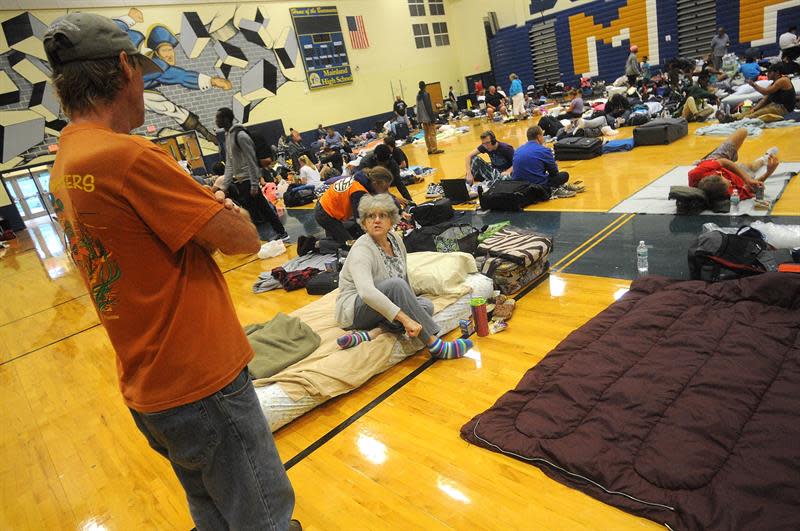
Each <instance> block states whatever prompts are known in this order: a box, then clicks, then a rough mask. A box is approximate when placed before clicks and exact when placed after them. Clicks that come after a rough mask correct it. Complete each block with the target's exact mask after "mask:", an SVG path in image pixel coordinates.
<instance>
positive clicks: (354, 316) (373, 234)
mask: <svg viewBox="0 0 800 531" xmlns="http://www.w3.org/2000/svg"><path fill="white" fill-rule="evenodd" d="M399 221H400V215H399V213H398V210H397V205H396V204H395V201H394V200H393V198H392V197H391V196H390V195H388V194H380V195H375V196H371V197H370V196H367V197H364V198H363V199H362V200H361V204H360V205H359V223H360V224H361V227H362V228H363V229H364V231H365V232H366V234H364V235H363V236H361V237H360V238H358V240H356V242H355V244H353V247H352V249H350V253H349V254H348V255H347V259H346V260H345V262H344V266H343V267H342V271H341V273H340V274H339V294H338V296H337V297H336V310H335V318H336V322H337V323H338V324H339V326H341V327H342V328H344V329H345V330H350V333H348V334H345V335H343V336H342V337H340V338H339V339H338V340H337V343H338V344H339V347H340V348H343V349H344V348H351V347H354V346H356V345H359V344H361V343H363V342H364V341H370V340H373V339H375V338H376V337H378V336H379V335H381V334H383V333H385V332H389V333H396V334H397V333H402V332H405V333H406V334H407V335H408V336H409V337H419V339H420V340H421V341H422V342H423V343H424V344H425V345H426V346H427V347H428V350H430V353H431V355H432V356H433V357H436V358H440V359H454V358H461V357H462V356H464V354H466V352H467V351H469V349H471V348H472V341H470V340H469V339H456V340H455V341H442V340H441V339H439V338H438V337H437V334H438V333H439V331H440V329H439V326H438V325H437V324H436V323H435V322H434V320H433V318H432V315H433V303H432V302H431V301H430V300H428V299H426V298H424V297H417V296H416V295H415V294H414V290H412V289H411V286H410V284H409V283H408V274H407V271H406V269H407V266H406V248H405V246H404V245H403V239H402V238H400V237H398V236H396V235H395V234H393V233H392V232H391V230H392V227H393V226H395V225H396V224H397V223H399Z"/></svg>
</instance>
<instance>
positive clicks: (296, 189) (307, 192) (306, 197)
mask: <svg viewBox="0 0 800 531" xmlns="http://www.w3.org/2000/svg"><path fill="white" fill-rule="evenodd" d="M316 198H317V195H316V194H315V193H314V189H313V188H310V187H309V188H305V187H304V186H303V185H298V184H295V185H289V188H287V189H286V192H285V193H284V194H283V204H284V205H286V206H287V207H297V206H303V205H307V204H309V203H313V202H314V200H315V199H316Z"/></svg>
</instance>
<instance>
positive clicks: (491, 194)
mask: <svg viewBox="0 0 800 531" xmlns="http://www.w3.org/2000/svg"><path fill="white" fill-rule="evenodd" d="M548 199H550V189H549V188H547V187H545V186H541V185H539V184H530V183H527V182H524V181H495V182H494V183H493V184H492V186H491V187H490V188H489V189H488V190H486V191H483V190H482V189H481V188H480V187H479V188H478V200H479V201H480V204H481V209H482V210H505V211H512V212H514V211H519V210H522V209H523V208H525V207H526V206H528V205H531V204H533V203H539V202H541V201H547V200H548Z"/></svg>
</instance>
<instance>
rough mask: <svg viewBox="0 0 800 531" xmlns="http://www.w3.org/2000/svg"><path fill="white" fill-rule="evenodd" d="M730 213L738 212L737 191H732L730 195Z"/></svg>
mask: <svg viewBox="0 0 800 531" xmlns="http://www.w3.org/2000/svg"><path fill="white" fill-rule="evenodd" d="M731 212H739V190H737V189H736V188H734V189H733V193H732V194H731Z"/></svg>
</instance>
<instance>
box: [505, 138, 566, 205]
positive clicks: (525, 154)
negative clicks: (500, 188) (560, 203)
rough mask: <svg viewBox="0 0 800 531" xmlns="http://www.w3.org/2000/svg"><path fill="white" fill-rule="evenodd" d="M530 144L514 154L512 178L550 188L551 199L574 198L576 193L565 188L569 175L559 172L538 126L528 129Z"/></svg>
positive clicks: (524, 145) (521, 147) (526, 144)
mask: <svg viewBox="0 0 800 531" xmlns="http://www.w3.org/2000/svg"><path fill="white" fill-rule="evenodd" d="M527 136H528V142H527V143H525V144H523V145H522V146H520V147H519V148H518V149H517V151H516V152H515V153H514V164H513V171H512V178H513V179H514V180H515V181H527V182H529V183H530V184H538V185H540V186H546V187H548V188H550V195H551V198H553V199H554V198H559V197H572V196H574V195H575V191H574V190H571V189H570V188H569V187H567V186H565V185H566V184H567V181H568V180H569V174H568V173H567V172H565V171H558V164H557V163H556V158H555V156H554V155H553V151H552V150H551V149H550V148H548V147H545V145H544V132H542V128H541V127H539V126H538V125H534V126H532V127H529V128H528V132H527Z"/></svg>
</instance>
